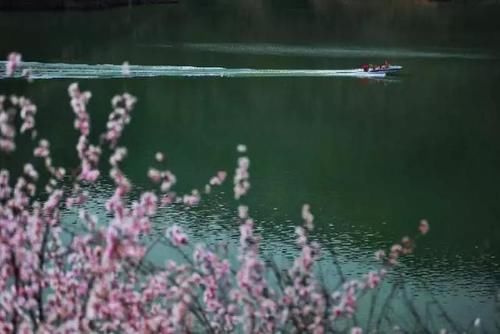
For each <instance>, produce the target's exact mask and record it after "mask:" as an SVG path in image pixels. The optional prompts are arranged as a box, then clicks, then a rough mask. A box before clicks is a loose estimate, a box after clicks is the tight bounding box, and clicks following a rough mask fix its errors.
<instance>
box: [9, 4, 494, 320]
mask: <svg viewBox="0 0 500 334" xmlns="http://www.w3.org/2000/svg"><path fill="white" fill-rule="evenodd" d="M382 4H383V5H380V4H378V5H377V3H374V2H367V3H366V4H363V3H359V2H357V1H353V2H352V3H350V4H347V2H339V3H336V5H333V4H329V3H328V2H326V1H311V2H308V1H291V2H289V3H288V4H287V5H286V6H285V5H282V4H281V5H279V4H277V3H276V2H269V3H265V2H263V1H262V2H261V1H256V2H255V3H253V2H250V1H246V2H241V3H239V4H238V5H236V4H230V3H226V2H224V1H219V2H216V3H213V4H208V2H200V3H199V4H194V3H181V4H179V5H158V6H144V7H134V8H121V9H114V10H109V11H100V12H67V13H65V12H37V13H30V12H14V13H6V12H3V13H0V28H1V30H0V31H1V33H0V36H1V41H2V43H1V45H0V49H1V52H0V54H3V55H7V54H8V52H10V51H18V52H20V53H22V54H23V58H24V60H26V61H32V62H37V64H36V68H37V71H39V72H38V73H41V74H40V75H41V77H43V79H40V80H35V81H34V82H33V83H27V82H26V81H24V80H12V79H10V80H0V92H1V93H2V94H6V93H17V94H22V95H26V96H29V97H31V98H32V99H33V101H34V102H35V103H36V104H37V106H38V108H39V113H38V115H37V123H38V125H39V132H40V135H41V136H42V137H45V138H47V139H49V140H50V141H51V144H52V148H53V150H54V157H55V159H56V160H57V163H58V164H60V165H73V166H74V165H76V163H77V157H76V154H75V149H74V146H75V143H76V140H77V134H76V131H75V130H74V129H73V128H72V126H70V124H72V119H73V114H72V112H71V109H70V107H69V104H68V102H69V100H68V97H67V86H68V85H69V84H70V83H71V82H73V81H75V80H77V81H78V82H79V83H80V87H81V88H82V89H85V90H90V91H92V93H93V97H92V100H91V103H90V105H89V109H90V112H91V116H92V117H93V125H95V127H94V129H95V130H96V131H97V132H99V131H101V130H102V129H104V126H105V122H106V119H107V114H108V112H109V111H110V110H111V107H110V103H109V101H110V99H111V97H112V96H113V95H115V94H116V93H120V92H122V91H128V92H130V93H132V94H133V95H135V96H137V97H138V103H137V106H136V108H135V110H134V111H133V116H132V118H133V121H132V123H131V124H130V125H129V127H128V128H127V129H126V131H125V137H124V141H123V143H124V145H126V146H128V148H129V158H128V159H127V161H126V163H125V164H124V169H125V171H126V172H127V174H128V175H129V176H130V178H131V180H132V181H133V182H134V184H135V185H136V186H137V191H139V190H141V189H146V188H149V187H151V184H150V183H149V182H148V180H147V177H146V171H147V168H148V166H149V165H151V164H152V162H153V157H154V153H155V152H156V151H163V152H165V153H166V155H167V160H168V166H169V168H170V169H171V170H172V171H173V172H174V173H175V174H176V175H177V177H178V179H179V184H178V186H177V188H176V189H177V190H178V191H179V192H188V191H190V190H191V189H192V188H199V189H202V188H203V185H204V184H205V183H206V182H207V180H208V179H209V178H210V177H211V176H212V175H213V174H214V173H215V172H216V171H217V170H221V169H224V170H227V171H228V172H231V173H232V172H233V171H234V169H235V166H236V157H237V154H236V146H237V145H238V144H241V143H243V144H246V145H247V146H248V155H249V157H250V159H251V168H250V172H251V183H252V189H251V192H250V195H249V197H248V199H247V203H248V204H249V205H250V208H251V214H252V216H253V217H255V219H256V221H257V226H258V230H259V233H260V234H261V235H262V236H263V243H262V248H263V249H264V251H265V252H266V254H272V255H274V256H276V257H277V258H278V259H279V261H280V262H281V263H287V261H288V260H289V259H290V257H291V255H292V254H295V252H296V250H295V245H294V238H295V235H294V226H296V225H297V224H299V223H300V210H301V206H302V204H303V203H309V204H311V206H312V212H313V213H314V214H315V217H316V221H315V222H316V230H315V231H314V238H315V239H316V240H318V241H320V243H321V244H322V245H323V247H324V248H325V249H328V248H332V249H335V251H336V252H337V253H338V256H339V261H340V263H341V264H342V266H343V268H344V270H345V272H346V274H347V275H348V276H349V277H356V276H359V275H361V274H363V273H366V272H367V271H368V270H370V268H374V267H375V266H376V262H375V260H374V259H373V253H374V251H376V250H377V249H379V248H381V247H384V248H385V247H389V246H390V245H391V244H392V243H393V242H395V241H397V240H399V239H400V238H401V237H402V236H404V235H414V234H415V233H416V231H417V226H418V223H419V221H420V220H421V219H423V218H425V219H427V220H428V221H429V222H430V225H431V231H430V233H429V234H428V235H427V236H426V237H425V238H421V239H419V240H418V245H417V250H416V253H415V255H412V256H410V257H408V258H406V259H405V260H404V261H403V264H402V265H401V267H400V268H398V269H397V270H400V271H401V272H403V273H404V274H405V277H406V279H407V282H408V286H409V288H410V291H411V293H412V296H414V298H416V299H417V300H419V299H421V300H428V298H429V296H434V297H436V298H437V299H438V300H439V301H440V302H441V303H442V304H443V305H444V306H445V307H446V309H447V310H449V313H450V315H452V316H453V317H454V318H456V319H459V321H460V322H461V323H463V324H464V326H467V325H469V323H470V322H471V321H473V320H474V319H475V318H476V317H480V318H481V319H482V320H483V323H484V326H485V328H490V329H491V328H493V322H494V320H495V317H497V316H498V314H495V309H494V307H495V296H496V295H497V294H498V287H499V286H500V267H499V265H500V259H499V257H500V225H499V220H500V205H499V204H500V203H499V201H500V145H499V143H500V110H499V106H500V94H499V91H500V26H499V25H498V17H499V16H498V15H499V14H500V6H498V5H495V4H489V5H484V6H471V5H469V4H467V3H465V2H464V3H462V2H460V3H446V4H437V5H436V4H422V5H416V4H414V5H407V4H404V3H403V2H390V3H389V2H383V3H382ZM380 7H382V9H383V11H381V10H380ZM386 59H387V60H389V61H390V62H391V63H394V64H398V65H402V66H403V67H404V70H403V72H402V73H401V74H400V75H398V76H393V77H389V78H387V79H380V80H371V79H366V78H349V77H338V76H335V75H332V76H318V75H316V74H315V72H314V71H313V70H344V69H352V68H357V67H359V66H360V65H361V64H363V63H382V62H383V61H385V60H386ZM124 61H128V62H129V63H130V65H131V68H132V73H131V75H130V76H128V77H123V76H122V75H121V71H120V65H121V64H122V63H123V62H124ZM53 63H58V64H66V65H57V66H56V67H58V68H59V70H57V69H56V70H54V69H53V67H51V65H50V64H53ZM84 64H88V65H90V66H88V67H85V66H83V65H84ZM98 64H114V65H118V66H116V67H109V66H98ZM136 65H137V67H134V66H136ZM33 66H35V65H33ZM154 66H172V67H169V68H157V67H154ZM186 66H195V67H197V68H195V69H193V68H186ZM213 67H217V68H222V70H221V69H219V70H213ZM235 69H236V72H237V73H239V72H238V71H237V70H238V69H246V70H245V71H250V72H249V73H250V74H249V75H238V74H237V73H236V75H235V74H234V71H235ZM267 69H273V70H280V73H281V74H280V75H275V76H268V75H264V74H263V72H262V70H267ZM294 70H304V71H303V72H304V73H302V74H300V73H295V74H294V73H293V71H294ZM193 71H194V72H193ZM200 71H201V72H200ZM211 71H212V72H211ZM213 71H215V72H213ZM231 71H233V72H231ZM139 72H140V73H142V74H141V75H139V74H138V73H139ZM34 73H35V74H36V73H37V72H36V71H34ZM44 73H45V74H44ZM134 73H135V74H134ZM207 73H208V74H210V75H206V74H207ZM230 73H233V75H229V74H230ZM246 73H247V74H248V72H246ZM42 74H44V75H45V76H44V75H42ZM240 74H241V73H240ZM30 152H31V149H27V148H24V147H21V148H20V149H19V152H18V153H17V155H15V156H12V157H5V156H1V159H2V160H1V161H0V167H3V166H9V167H13V168H18V167H20V166H21V163H22V161H24V160H22V159H21V158H27V157H28V156H29V154H30ZM229 181H230V182H231V181H232V180H231V178H230V180H229ZM91 191H92V197H93V200H92V202H91V204H90V205H91V206H94V209H93V210H95V211H96V212H97V213H103V212H104V208H102V207H99V206H97V204H96V203H97V202H98V200H99V199H104V198H106V197H108V196H110V194H111V184H110V181H109V180H107V179H103V180H102V181H100V182H99V183H98V185H97V186H95V187H93V188H92V189H91ZM231 191H232V187H231V185H230V184H229V185H228V184H226V185H225V186H223V187H222V188H221V189H220V190H217V191H214V194H212V195H210V196H209V197H207V199H206V200H204V201H203V202H202V203H201V205H200V206H199V207H196V208H193V209H190V210H185V209H179V208H176V207H174V208H171V209H168V210H164V211H161V212H160V214H159V217H157V220H156V223H155V224H156V225H155V230H157V231H158V233H162V231H164V229H165V227H166V226H168V224H171V223H172V222H176V223H179V224H181V225H182V226H184V227H185V228H186V229H187V230H188V231H189V233H190V234H191V235H193V237H194V238H195V239H196V240H200V241H204V242H208V243H210V242H214V241H216V240H226V241H228V240H229V241H230V243H232V244H234V245H236V244H237V242H238V233H239V231H238V223H237V221H236V207H237V204H236V203H235V201H234V200H233V199H232V195H231ZM67 216H68V221H69V220H70V219H71V217H74V213H72V212H68V213H67ZM153 256H157V257H159V258H162V259H163V258H165V257H168V256H169V254H168V253H165V252H163V253H162V252H158V253H156V254H154V255H153ZM172 256H173V255H172ZM329 262H330V259H329V258H328V256H327V254H325V257H324V258H323V259H322V266H324V267H325V268H328V263H329ZM325 270H326V273H327V274H326V275H327V276H326V277H329V276H328V275H329V273H330V271H329V269H325ZM330 274H331V275H333V273H330Z"/></svg>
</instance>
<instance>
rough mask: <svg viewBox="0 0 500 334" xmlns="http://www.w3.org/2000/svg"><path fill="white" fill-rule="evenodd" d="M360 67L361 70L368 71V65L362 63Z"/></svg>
mask: <svg viewBox="0 0 500 334" xmlns="http://www.w3.org/2000/svg"><path fill="white" fill-rule="evenodd" d="M361 68H362V69H363V71H365V72H368V70H369V69H370V65H368V64H363V65H361Z"/></svg>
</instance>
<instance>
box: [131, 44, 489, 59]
mask: <svg viewBox="0 0 500 334" xmlns="http://www.w3.org/2000/svg"><path fill="white" fill-rule="evenodd" d="M140 46H142V47H145V48H186V49H193V50H200V51H210V52H221V53H235V54H249V55H272V56H306V57H327V58H346V57H352V58H368V57H372V58H373V57H374V58H390V59H393V58H436V59H470V60H474V59H475V60H480V59H495V56H492V55H488V54H484V53H470V52H463V53H460V52H458V51H456V50H449V49H448V50H441V51H420V50H409V49H398V48H345V47H325V46H315V47H309V46H297V45H276V44H249V43H245V44H227V43H186V44H180V45H173V44H144V45H140ZM462 51H463V50H462Z"/></svg>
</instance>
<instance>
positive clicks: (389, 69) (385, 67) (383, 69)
mask: <svg viewBox="0 0 500 334" xmlns="http://www.w3.org/2000/svg"><path fill="white" fill-rule="evenodd" d="M361 69H362V70H363V71H364V72H365V73H385V74H395V73H398V72H400V71H401V70H402V69H403V66H399V65H391V64H389V63H387V62H385V64H382V65H371V64H370V65H368V64H365V65H362V66H361Z"/></svg>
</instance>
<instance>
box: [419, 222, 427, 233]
mask: <svg viewBox="0 0 500 334" xmlns="http://www.w3.org/2000/svg"><path fill="white" fill-rule="evenodd" d="M418 230H419V231H420V233H421V234H422V235H425V234H427V232H429V223H428V222H427V220H425V219H422V220H421V221H420V225H419V226H418Z"/></svg>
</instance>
